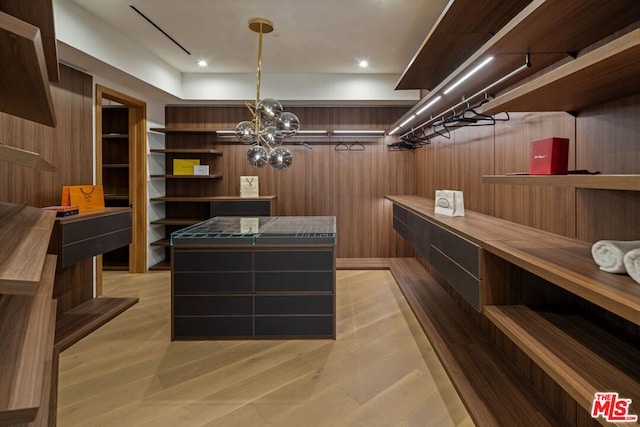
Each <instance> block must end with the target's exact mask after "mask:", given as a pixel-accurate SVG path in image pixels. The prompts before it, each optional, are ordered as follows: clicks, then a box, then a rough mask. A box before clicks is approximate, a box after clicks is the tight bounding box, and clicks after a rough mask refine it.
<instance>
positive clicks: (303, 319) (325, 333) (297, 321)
mask: <svg viewBox="0 0 640 427" xmlns="http://www.w3.org/2000/svg"><path fill="white" fill-rule="evenodd" d="M255 335H256V336H263V337H264V336H274V337H276V336H278V337H282V336H300V337H310V336H318V337H327V338H330V337H334V335H335V334H334V324H333V317H332V316H256V319H255Z"/></svg>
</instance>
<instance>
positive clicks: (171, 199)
mask: <svg viewBox="0 0 640 427" xmlns="http://www.w3.org/2000/svg"><path fill="white" fill-rule="evenodd" d="M275 198H276V196H260V197H251V198H247V197H235V196H202V197H198V196H192V197H189V196H163V197H153V198H151V199H149V200H150V201H152V202H214V201H228V200H271V199H275Z"/></svg>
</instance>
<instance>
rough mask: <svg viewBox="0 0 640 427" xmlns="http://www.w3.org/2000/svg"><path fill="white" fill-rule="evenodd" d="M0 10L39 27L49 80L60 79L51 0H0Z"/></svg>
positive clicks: (55, 80) (56, 80)
mask: <svg viewBox="0 0 640 427" xmlns="http://www.w3.org/2000/svg"><path fill="white" fill-rule="evenodd" d="M0 10H1V11H3V12H6V13H8V14H9V15H12V16H15V17H16V18H18V19H21V20H23V21H25V22H28V23H29V24H31V25H33V26H36V27H38V28H39V29H40V37H41V38H42V46H43V50H44V58H45V63H46V68H47V75H48V77H49V81H51V82H58V81H60V75H59V72H58V52H57V50H58V49H57V46H56V34H55V33H56V32H55V23H54V16H53V1H51V0H34V1H29V2H24V1H20V0H2V1H0Z"/></svg>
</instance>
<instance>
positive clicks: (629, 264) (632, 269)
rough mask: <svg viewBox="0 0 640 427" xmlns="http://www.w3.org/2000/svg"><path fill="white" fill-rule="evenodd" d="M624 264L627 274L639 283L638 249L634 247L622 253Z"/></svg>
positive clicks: (639, 253)
mask: <svg viewBox="0 0 640 427" xmlns="http://www.w3.org/2000/svg"><path fill="white" fill-rule="evenodd" d="M624 266H625V268H626V269H627V273H629V276H631V278H632V279H633V280H635V281H636V282H638V283H640V249H634V250H632V251H629V252H627V253H626V254H625V255H624Z"/></svg>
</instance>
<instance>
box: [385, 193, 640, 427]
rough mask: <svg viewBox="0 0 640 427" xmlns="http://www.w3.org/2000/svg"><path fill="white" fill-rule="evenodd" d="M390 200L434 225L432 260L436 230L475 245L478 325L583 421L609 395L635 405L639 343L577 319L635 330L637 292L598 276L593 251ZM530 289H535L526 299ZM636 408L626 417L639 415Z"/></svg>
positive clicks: (639, 305) (414, 201)
mask: <svg viewBox="0 0 640 427" xmlns="http://www.w3.org/2000/svg"><path fill="white" fill-rule="evenodd" d="M387 198H388V199H390V200H391V201H392V202H393V203H394V204H396V205H398V206H400V207H402V208H403V209H406V210H407V211H409V212H411V213H412V214H413V215H417V216H418V217H419V218H423V219H425V220H426V223H425V224H431V226H430V229H431V231H430V233H431V239H432V244H431V251H432V253H433V251H434V246H433V239H434V233H437V232H436V231H434V230H436V229H437V228H443V229H446V230H448V231H449V232H451V233H454V234H455V235H456V236H458V237H459V238H461V239H464V240H465V241H469V242H472V243H473V244H475V245H478V247H479V248H480V251H481V256H479V257H478V260H479V261H478V264H479V265H478V269H479V270H480V271H482V277H481V280H480V301H481V307H480V310H479V311H480V316H481V318H483V319H486V321H487V322H489V323H490V324H492V325H494V326H495V327H496V328H497V329H498V330H499V331H501V332H502V333H503V334H504V335H505V336H506V337H507V338H508V340H510V341H511V342H512V343H513V344H514V345H515V346H516V347H517V348H518V349H520V350H521V351H522V352H523V353H524V354H525V355H526V356H528V357H529V358H530V359H531V360H532V361H533V363H534V364H535V365H537V366H538V367H539V368H540V369H541V370H542V371H544V372H545V373H546V374H547V375H548V376H549V377H550V378H551V379H552V380H553V381H554V382H555V383H556V384H557V385H558V386H559V387H560V389H561V390H563V391H564V392H566V393H567V395H569V396H570V397H571V399H573V400H574V402H575V403H576V404H577V405H579V406H580V407H582V408H583V409H584V410H585V411H586V413H588V412H589V411H590V410H591V405H592V402H593V398H594V393H595V392H596V391H603V390H605V391H610V390H614V391H618V392H619V393H620V395H621V397H624V398H630V399H632V401H633V402H640V369H639V368H638V366H637V363H636V362H637V360H638V358H639V357H640V345H638V343H637V339H634V338H633V337H632V336H631V335H630V336H629V337H628V338H627V339H626V340H625V338H624V336H625V335H624V334H625V333H628V332H625V330H621V329H620V328H619V327H616V328H609V327H607V326H605V325H603V324H602V323H601V322H598V321H595V320H593V319H592V316H591V314H589V315H585V314H583V312H582V309H583V307H584V306H585V305H588V306H593V307H596V308H597V309H599V310H601V311H602V312H603V313H605V314H604V316H612V315H614V316H616V317H619V318H620V319H624V320H625V321H626V322H628V325H630V326H629V328H634V327H635V328H637V326H638V325H640V286H638V285H637V284H636V283H635V282H634V281H633V279H631V278H630V277H628V276H626V275H619V274H611V273H606V272H604V271H602V270H600V269H599V267H598V265H597V264H596V263H595V261H593V258H592V256H591V244H589V243H587V242H583V241H579V240H576V239H570V238H567V237H564V236H559V235H556V234H553V233H549V232H545V231H542V230H539V229H535V228H531V227H527V226H523V225H520V224H516V223H513V222H510V221H505V220H502V219H499V218H495V217H491V216H488V215H484V214H480V213H477V212H473V211H468V210H465V216H464V217H455V218H454V217H448V216H444V215H436V214H434V208H435V203H434V201H433V200H430V199H425V198H422V197H417V196H387ZM394 224H395V219H394ZM394 227H395V225H394ZM421 232H423V231H422V230H414V233H421ZM427 235H428V233H427ZM516 277H517V278H519V280H518V281H517V282H516V283H514V282H513V280H514V278H516ZM525 279H526V280H525ZM452 285H453V284H452ZM528 287H533V288H532V289H530V291H529V292H528V291H527V290H526V289H527V288H528ZM453 289H454V290H455V288H453ZM630 330H631V329H630ZM634 405H635V406H632V407H631V409H630V413H633V414H636V413H639V412H640V411H639V410H638V409H639V406H638V403H635V404H634ZM602 421H604V420H602ZM636 425H637V424H636Z"/></svg>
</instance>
